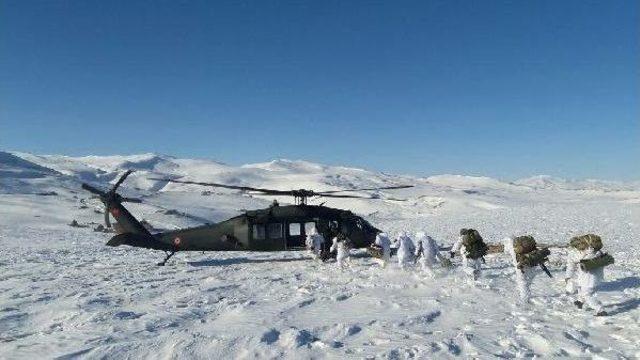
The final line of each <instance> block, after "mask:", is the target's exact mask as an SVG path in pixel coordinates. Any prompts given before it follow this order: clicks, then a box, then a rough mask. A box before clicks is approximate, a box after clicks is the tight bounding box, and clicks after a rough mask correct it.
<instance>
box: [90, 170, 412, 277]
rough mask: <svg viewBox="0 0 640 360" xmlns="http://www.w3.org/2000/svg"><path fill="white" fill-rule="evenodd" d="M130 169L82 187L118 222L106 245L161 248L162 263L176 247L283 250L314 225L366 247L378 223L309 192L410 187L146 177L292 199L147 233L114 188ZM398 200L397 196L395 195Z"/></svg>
mask: <svg viewBox="0 0 640 360" xmlns="http://www.w3.org/2000/svg"><path fill="white" fill-rule="evenodd" d="M132 172H133V170H128V171H126V172H125V173H124V174H123V175H122V176H120V178H119V179H118V180H117V181H116V183H115V184H114V185H113V186H112V187H111V189H109V190H108V191H103V190H100V189H98V188H96V187H94V186H92V185H89V184H86V183H83V184H82V188H83V189H85V190H87V191H89V192H91V193H93V194H95V195H97V196H98V198H99V199H100V201H101V202H102V203H103V204H104V206H105V211H104V220H105V225H106V226H107V227H111V222H110V220H109V216H110V215H111V216H112V217H113V218H114V219H115V220H116V222H117V224H116V226H114V228H115V229H116V233H117V235H115V236H114V237H112V238H111V239H110V240H109V241H108V242H107V244H106V245H107V246H121V245H128V246H133V247H139V248H145V249H151V250H161V251H164V252H165V254H166V256H165V258H164V260H163V261H161V262H160V263H158V265H160V266H163V265H165V264H166V263H167V261H168V260H169V259H170V258H171V257H172V256H173V255H174V254H176V253H177V252H180V251H286V250H302V249H304V248H305V239H306V234H307V232H309V231H310V229H311V228H315V229H316V230H317V232H318V233H319V234H322V235H323V236H324V238H325V239H331V238H332V237H333V236H336V235H337V234H343V235H346V236H347V237H348V238H349V240H350V241H351V244H352V246H353V247H355V248H366V247H368V246H370V245H372V244H373V242H374V240H375V237H376V235H377V234H378V233H379V232H380V230H379V229H377V228H376V227H374V226H373V225H371V224H370V223H369V222H368V221H366V220H365V219H363V218H362V217H360V216H357V215H355V214H354V213H352V212H351V211H349V210H342V209H336V208H331V207H327V206H323V204H324V203H323V204H321V205H309V204H308V199H309V198H310V197H326V198H352V199H370V200H372V199H379V198H378V197H364V196H357V195H349V194H341V193H343V192H353V191H371V190H392V189H404V188H410V187H413V185H398V186H387V187H377V188H362V189H348V190H331V191H313V190H306V189H300V190H274V189H264V188H255V187H249V186H232V185H225V184H218V183H208V182H196V181H182V180H176V179H168V178H167V179H160V178H150V180H159V181H166V182H173V183H181V184H193V185H200V186H207V187H217V188H225V189H234V190H240V191H244V192H248V193H252V194H260V195H271V196H293V198H294V200H295V205H279V204H278V203H277V202H276V201H274V202H273V204H272V205H271V206H269V207H268V208H265V209H258V210H248V211H245V212H244V213H243V214H241V215H238V216H235V217H232V218H230V219H227V220H225V221H222V222H219V223H214V224H206V225H202V226H197V227H192V228H185V229H179V230H171V231H166V232H158V233H153V234H152V233H151V232H150V231H149V230H148V229H147V228H145V226H143V224H142V223H141V222H140V221H138V220H137V219H136V218H135V217H134V216H133V215H132V214H131V213H130V212H129V210H127V209H126V208H125V207H124V206H123V205H122V203H124V202H131V203H141V202H142V200H140V199H136V198H128V197H123V196H121V195H120V194H118V193H117V192H116V191H117V189H118V188H119V187H120V185H121V184H122V183H123V182H124V181H125V179H126V178H127V177H128V176H129V175H131V173H132ZM394 200H400V199H394Z"/></svg>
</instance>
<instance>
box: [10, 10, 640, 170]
mask: <svg viewBox="0 0 640 360" xmlns="http://www.w3.org/2000/svg"><path fill="white" fill-rule="evenodd" d="M0 54H2V55H1V56H0V148H2V149H5V150H19V151H29V152H35V153H57V154H67V155H86V154H115V153H120V154H124V153H140V152H158V153H164V154H170V155H175V156H179V157H199V158H212V159H216V160H219V161H223V162H227V163H231V164H240V163H247V162H257V161H265V160H270V159H273V158H290V159H306V160H310V161H317V162H323V163H329V164H344V165H353V166H360V167H366V168H369V169H373V170H380V171H386V172H395V173H410V174H417V175H429V174H439V173H459V174H473V175H487V176H494V177H499V178H503V179H514V178H519V177H525V176H529V175H535V174H550V175H555V176H561V177H566V178H586V177H591V178H605V179H621V180H630V179H639V178H640V161H639V160H640V145H639V143H638V142H639V140H640V68H639V66H638V64H640V2H638V1H635V0H634V1H599V2H598V1H504V2H503V1H384V2H383V1H308V2H307V1H91V0H83V1H22V0H21V1H12V0H4V1H2V2H0Z"/></svg>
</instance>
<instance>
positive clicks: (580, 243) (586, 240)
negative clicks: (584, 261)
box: [569, 234, 602, 251]
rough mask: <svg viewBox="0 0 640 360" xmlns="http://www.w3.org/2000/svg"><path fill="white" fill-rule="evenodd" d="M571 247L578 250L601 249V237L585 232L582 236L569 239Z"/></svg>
mask: <svg viewBox="0 0 640 360" xmlns="http://www.w3.org/2000/svg"><path fill="white" fill-rule="evenodd" d="M569 245H571V247H573V248H575V249H578V250H580V251H583V250H586V249H588V248H592V249H593V250H595V251H599V250H600V249H602V238H601V237H600V236H598V235H595V234H587V235H582V236H576V237H573V238H571V240H570V241H569Z"/></svg>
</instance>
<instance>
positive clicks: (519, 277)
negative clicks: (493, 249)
mask: <svg viewBox="0 0 640 360" xmlns="http://www.w3.org/2000/svg"><path fill="white" fill-rule="evenodd" d="M514 241H515V240H514V238H513V237H507V238H504V240H502V243H503V244H504V252H505V254H507V255H509V256H510V257H511V263H512V264H513V267H514V269H515V270H516V272H515V275H514V276H515V281H516V287H517V288H518V295H519V296H520V301H521V302H522V303H525V304H526V303H529V301H530V299H531V283H532V282H533V279H534V278H535V276H536V274H537V273H538V271H537V269H536V268H533V267H524V268H523V269H522V270H520V269H518V259H517V257H516V251H515V249H514V248H513V245H514V244H513V243H514Z"/></svg>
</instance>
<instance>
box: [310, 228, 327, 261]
mask: <svg viewBox="0 0 640 360" xmlns="http://www.w3.org/2000/svg"><path fill="white" fill-rule="evenodd" d="M305 243H306V245H307V249H309V253H310V254H311V256H312V257H313V258H314V259H318V258H319V257H320V253H321V252H322V244H324V236H322V234H318V230H316V228H315V227H314V228H311V229H310V230H309V234H307V239H306V242H305Z"/></svg>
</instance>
